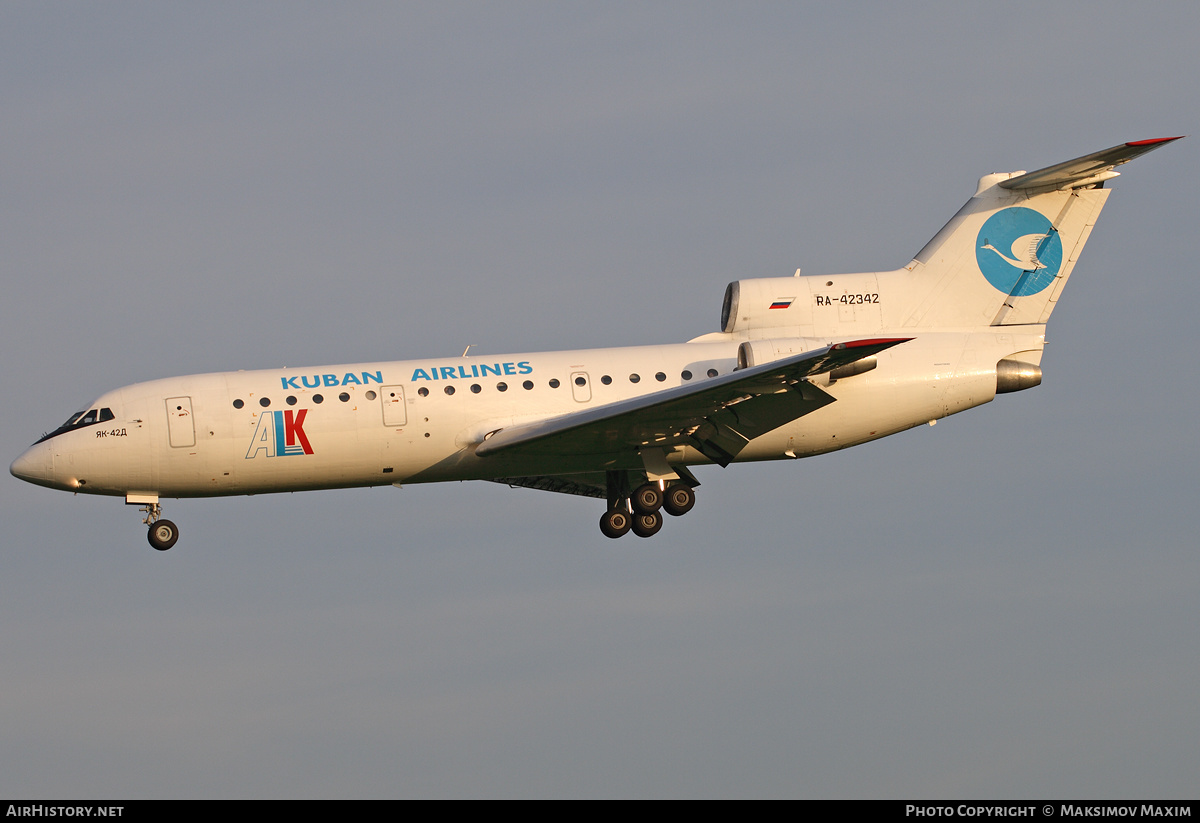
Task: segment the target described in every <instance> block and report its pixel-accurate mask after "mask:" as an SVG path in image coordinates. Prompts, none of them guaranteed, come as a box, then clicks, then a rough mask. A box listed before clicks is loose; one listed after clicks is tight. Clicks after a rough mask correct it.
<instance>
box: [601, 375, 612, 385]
mask: <svg viewBox="0 0 1200 823" xmlns="http://www.w3.org/2000/svg"><path fill="white" fill-rule="evenodd" d="M600 382H601V383H603V384H604V385H606V386H607V385H608V384H609V383H611V382H612V378H611V377H609V376H608V375H607V374H606V375H604V376H603V377H601V378H600Z"/></svg>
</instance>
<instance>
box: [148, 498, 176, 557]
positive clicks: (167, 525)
mask: <svg viewBox="0 0 1200 823" xmlns="http://www.w3.org/2000/svg"><path fill="white" fill-rule="evenodd" d="M141 511H144V512H145V513H146V516H145V518H143V520H142V522H143V523H145V524H146V525H147V526H149V527H150V528H149V530H148V531H147V532H146V539H147V540H149V541H150V545H151V546H153V547H154V548H155V549H157V550H158V551H160V552H165V551H166V550H167V549H169V548H171V547H172V546H174V545H175V543H176V541H178V540H179V527H178V526H176V525H175V524H174V523H172V522H171V521H170V520H161V519H160V518H159V515H161V514H162V506H160V505H159V504H158V503H147V504H146V505H145V506H142V508H141Z"/></svg>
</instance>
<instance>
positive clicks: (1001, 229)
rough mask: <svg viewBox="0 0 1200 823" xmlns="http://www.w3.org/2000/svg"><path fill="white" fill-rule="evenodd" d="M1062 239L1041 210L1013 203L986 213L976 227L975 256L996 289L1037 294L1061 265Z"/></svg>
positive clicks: (1050, 280)
mask: <svg viewBox="0 0 1200 823" xmlns="http://www.w3.org/2000/svg"><path fill="white" fill-rule="evenodd" d="M1062 257H1063V254H1062V240H1061V239H1059V236H1058V231H1057V230H1055V228H1054V226H1053V225H1051V223H1050V220H1049V219H1048V218H1047V217H1046V216H1045V215H1044V214H1042V213H1041V212H1037V211H1034V210H1033V209H1027V208H1022V207H1020V206H1013V207H1011V208H1007V209H1001V210H1000V211H998V212H996V213H995V214H993V215H992V216H991V217H989V218H988V219H987V220H986V221H985V222H984V224H983V228H981V229H980V230H979V236H978V238H977V240H976V243H975V260H976V262H977V263H978V264H979V271H980V272H981V273H982V274H983V276H984V277H986V278H987V281H988V282H989V283H991V284H992V286H994V287H995V288H996V289H997V290H998V291H1002V292H1004V293H1005V294H1008V295H1012V296H1014V297H1025V296H1027V295H1030V294H1037V293H1038V292H1040V291H1043V290H1044V289H1045V288H1046V287H1047V286H1049V285H1050V284H1051V283H1053V282H1054V278H1055V276H1057V275H1058V272H1059V269H1061V268H1062Z"/></svg>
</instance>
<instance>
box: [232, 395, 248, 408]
mask: <svg viewBox="0 0 1200 823" xmlns="http://www.w3.org/2000/svg"><path fill="white" fill-rule="evenodd" d="M244 405H246V404H245V403H243V402H242V398H240V397H239V398H238V399H237V400H234V401H233V407H234V408H235V409H240V408H241V407H242V406H244Z"/></svg>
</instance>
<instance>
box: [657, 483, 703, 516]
mask: <svg viewBox="0 0 1200 823" xmlns="http://www.w3.org/2000/svg"><path fill="white" fill-rule="evenodd" d="M694 505H696V493H695V492H694V491H692V487H691V486H685V485H684V484H682V483H676V484H675V485H673V486H668V487H667V493H666V496H664V497H663V511H665V512H666V513H667V514H669V515H671V516H672V517H679V516H680V515H681V514H687V513H688V512H690V511H691V510H692V506H694Z"/></svg>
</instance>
